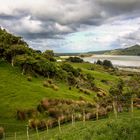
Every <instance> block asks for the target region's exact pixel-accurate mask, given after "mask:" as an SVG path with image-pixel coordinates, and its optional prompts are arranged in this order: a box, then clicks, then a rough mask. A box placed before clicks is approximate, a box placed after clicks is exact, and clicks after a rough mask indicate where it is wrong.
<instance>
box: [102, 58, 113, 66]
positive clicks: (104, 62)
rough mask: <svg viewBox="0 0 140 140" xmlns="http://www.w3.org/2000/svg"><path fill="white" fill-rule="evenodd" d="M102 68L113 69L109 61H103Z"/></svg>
mask: <svg viewBox="0 0 140 140" xmlns="http://www.w3.org/2000/svg"><path fill="white" fill-rule="evenodd" d="M103 66H105V67H110V68H113V64H112V63H111V61H109V60H104V61H103Z"/></svg>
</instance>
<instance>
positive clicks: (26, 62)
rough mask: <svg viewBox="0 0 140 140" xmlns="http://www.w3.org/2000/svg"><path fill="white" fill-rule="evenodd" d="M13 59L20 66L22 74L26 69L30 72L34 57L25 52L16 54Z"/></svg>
mask: <svg viewBox="0 0 140 140" xmlns="http://www.w3.org/2000/svg"><path fill="white" fill-rule="evenodd" d="M15 61H16V64H19V65H20V66H21V67H22V74H25V73H26V72H27V71H29V72H31V71H32V69H33V65H34V64H35V59H34V58H33V57H31V56H29V55H27V54H23V55H17V56H16V58H15Z"/></svg>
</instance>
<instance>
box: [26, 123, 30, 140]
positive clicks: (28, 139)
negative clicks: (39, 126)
mask: <svg viewBox="0 0 140 140" xmlns="http://www.w3.org/2000/svg"><path fill="white" fill-rule="evenodd" d="M26 127H27V140H30V138H29V126H28V125H26Z"/></svg>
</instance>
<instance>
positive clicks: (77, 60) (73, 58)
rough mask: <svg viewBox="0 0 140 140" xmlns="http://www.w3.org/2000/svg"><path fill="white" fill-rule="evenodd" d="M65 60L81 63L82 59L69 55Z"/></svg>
mask: <svg viewBox="0 0 140 140" xmlns="http://www.w3.org/2000/svg"><path fill="white" fill-rule="evenodd" d="M66 60H67V61H70V62H74V63H82V62H83V59H81V58H80V57H76V56H75V57H69V58H68V59H66Z"/></svg>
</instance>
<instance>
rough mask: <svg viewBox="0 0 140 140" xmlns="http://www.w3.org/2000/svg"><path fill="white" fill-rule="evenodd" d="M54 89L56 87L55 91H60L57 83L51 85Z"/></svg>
mask: <svg viewBox="0 0 140 140" xmlns="http://www.w3.org/2000/svg"><path fill="white" fill-rule="evenodd" d="M50 87H51V88H52V89H54V90H55V91H58V90H59V87H58V86H56V85H55V84H51V86H50Z"/></svg>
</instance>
